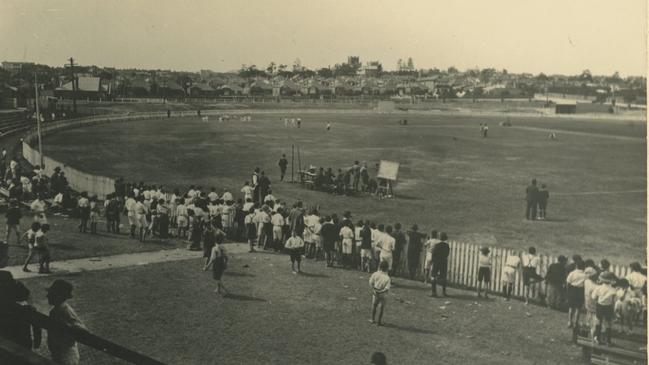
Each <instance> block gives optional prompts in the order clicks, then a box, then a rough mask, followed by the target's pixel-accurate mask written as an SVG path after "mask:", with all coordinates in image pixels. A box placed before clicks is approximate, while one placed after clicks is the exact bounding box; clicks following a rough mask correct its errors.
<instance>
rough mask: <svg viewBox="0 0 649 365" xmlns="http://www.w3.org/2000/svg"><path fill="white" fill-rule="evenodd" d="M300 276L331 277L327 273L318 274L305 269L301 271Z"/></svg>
mask: <svg viewBox="0 0 649 365" xmlns="http://www.w3.org/2000/svg"><path fill="white" fill-rule="evenodd" d="M300 276H306V277H307V278H328V277H329V275H325V274H316V273H312V272H304V271H302V272H300Z"/></svg>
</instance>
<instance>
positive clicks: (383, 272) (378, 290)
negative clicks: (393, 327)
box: [369, 261, 391, 326]
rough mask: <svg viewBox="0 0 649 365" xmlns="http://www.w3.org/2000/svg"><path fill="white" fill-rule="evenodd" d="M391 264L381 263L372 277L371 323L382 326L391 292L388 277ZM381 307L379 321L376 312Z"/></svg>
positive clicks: (370, 281)
mask: <svg viewBox="0 0 649 365" xmlns="http://www.w3.org/2000/svg"><path fill="white" fill-rule="evenodd" d="M388 270H389V264H388V263H387V262H386V261H381V263H380V264H379V270H378V271H377V272H375V273H374V274H372V276H370V280H369V283H370V288H372V319H371V320H370V323H372V324H374V323H376V324H377V325H379V326H381V325H382V324H383V322H382V320H383V310H384V309H385V302H386V299H387V296H388V291H389V290H390V283H391V279H390V276H389V275H388ZM379 306H380V307H381V309H380V311H379V318H378V321H375V319H376V310H377V309H378V307H379Z"/></svg>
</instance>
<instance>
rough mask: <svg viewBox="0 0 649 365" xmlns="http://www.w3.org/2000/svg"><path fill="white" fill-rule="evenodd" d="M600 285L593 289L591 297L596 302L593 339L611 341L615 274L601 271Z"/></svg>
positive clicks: (597, 341)
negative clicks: (595, 322)
mask: <svg viewBox="0 0 649 365" xmlns="http://www.w3.org/2000/svg"><path fill="white" fill-rule="evenodd" d="M599 281H600V283H601V284H600V285H599V286H598V287H597V288H595V289H594V290H593V293H592V295H591V298H592V299H593V300H595V301H596V302H597V309H596V312H595V315H596V316H597V325H596V326H595V337H594V338H593V341H595V342H596V343H599V342H602V343H608V344H610V343H611V332H612V324H613V316H614V305H615V296H616V293H617V291H616V290H615V288H613V284H615V282H616V281H617V278H616V277H615V274H613V273H612V272H610V271H606V272H603V273H602V274H601V275H600V276H599ZM602 328H603V329H604V333H605V334H606V339H605V341H604V339H603V337H602Z"/></svg>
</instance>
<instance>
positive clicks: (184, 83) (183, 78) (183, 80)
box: [176, 75, 192, 95]
mask: <svg viewBox="0 0 649 365" xmlns="http://www.w3.org/2000/svg"><path fill="white" fill-rule="evenodd" d="M176 82H177V83H178V85H180V87H182V88H183V91H184V92H185V95H187V94H188V90H189V88H191V87H192V79H191V78H190V77H189V76H187V75H180V76H178V77H176Z"/></svg>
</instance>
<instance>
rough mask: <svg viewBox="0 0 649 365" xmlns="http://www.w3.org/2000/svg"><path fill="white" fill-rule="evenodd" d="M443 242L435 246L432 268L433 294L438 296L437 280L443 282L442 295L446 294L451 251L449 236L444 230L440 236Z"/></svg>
mask: <svg viewBox="0 0 649 365" xmlns="http://www.w3.org/2000/svg"><path fill="white" fill-rule="evenodd" d="M439 239H440V240H442V241H441V242H439V243H437V244H436V245H435V247H433V265H432V266H431V269H430V282H431V296H433V297H436V296H437V282H438V281H439V282H440V284H442V295H443V296H445V297H446V296H448V295H447V294H446V274H447V271H448V255H449V254H450V253H451V248H450V247H449V245H448V243H447V242H446V241H447V240H448V236H447V235H446V232H442V234H441V235H440V237H439Z"/></svg>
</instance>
